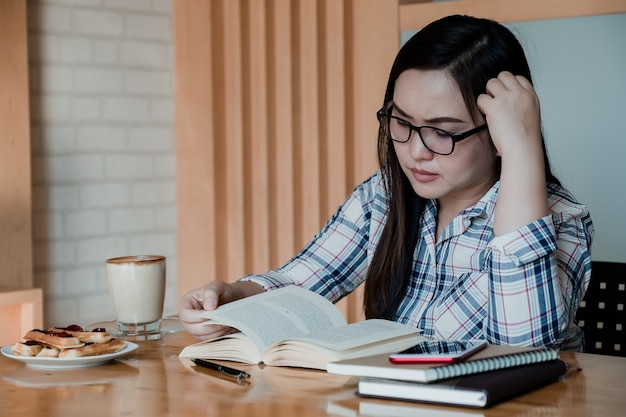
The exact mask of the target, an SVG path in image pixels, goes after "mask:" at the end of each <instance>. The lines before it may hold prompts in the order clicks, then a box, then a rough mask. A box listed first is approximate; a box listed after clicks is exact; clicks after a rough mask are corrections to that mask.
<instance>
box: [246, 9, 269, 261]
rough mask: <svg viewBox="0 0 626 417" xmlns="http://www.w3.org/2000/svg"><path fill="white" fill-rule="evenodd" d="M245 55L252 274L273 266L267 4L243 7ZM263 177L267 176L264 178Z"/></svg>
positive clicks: (248, 245)
mask: <svg viewBox="0 0 626 417" xmlns="http://www.w3.org/2000/svg"><path fill="white" fill-rule="evenodd" d="M243 7H244V11H243V19H244V24H243V28H242V31H243V34H244V39H243V40H242V42H243V45H244V54H243V62H242V67H243V68H242V69H243V71H244V76H243V78H244V79H243V91H244V94H247V95H248V99H244V103H243V105H244V111H243V115H242V125H243V128H244V146H245V151H244V158H245V160H244V177H245V178H247V179H248V180H247V181H246V180H244V184H243V185H244V190H245V192H244V195H245V196H248V197H249V200H248V201H249V203H248V204H247V206H248V207H249V209H248V210H246V212H245V215H246V218H245V224H246V225H247V227H248V235H247V237H246V240H245V242H244V249H245V262H246V265H248V266H249V268H250V270H252V271H261V270H263V269H264V268H267V266H268V265H269V264H270V249H269V246H268V245H264V244H261V245H259V244H258V243H256V242H268V241H269V240H270V229H269V224H270V222H269V221H268V219H269V216H270V213H269V201H270V196H269V191H270V190H269V186H270V176H269V152H270V149H269V135H268V129H269V126H268V124H269V123H268V122H269V121H268V114H269V112H268V105H267V104H268V95H267V89H268V87H267V80H268V60H269V57H268V52H267V36H260V34H266V33H267V24H266V10H265V7H264V4H263V3H262V2H259V1H255V0H248V1H246V2H244V4H243ZM260 173H263V174H264V175H260Z"/></svg>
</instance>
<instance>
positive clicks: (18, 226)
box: [0, 0, 33, 288]
mask: <svg viewBox="0 0 626 417" xmlns="http://www.w3.org/2000/svg"><path fill="white" fill-rule="evenodd" d="M27 49H28V48H27V30H26V2H24V1H22V0H6V1H1V2H0V149H1V151H0V237H1V238H0V271H1V274H0V286H2V285H4V286H8V287H16V288H31V287H32V286H33V271H32V269H33V262H32V261H33V255H32V242H31V239H32V232H31V227H32V226H31V173H30V127H29V123H30V121H29V107H28V106H29V104H28V94H29V92H28V56H27V55H28V54H27Z"/></svg>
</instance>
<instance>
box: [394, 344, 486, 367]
mask: <svg viewBox="0 0 626 417" xmlns="http://www.w3.org/2000/svg"><path fill="white" fill-rule="evenodd" d="M487 345H488V343H487V342H486V341H484V340H475V341H468V342H462V341H451V340H429V341H424V342H420V343H418V344H417V345H415V346H413V347H410V348H408V349H406V350H403V351H402V352H398V353H393V354H391V355H389V361H390V362H391V363H400V364H402V363H437V362H440V363H452V362H460V361H463V360H465V359H467V358H469V357H470V356H472V355H473V354H475V353H476V352H479V351H481V350H483V349H485V348H486V347H487Z"/></svg>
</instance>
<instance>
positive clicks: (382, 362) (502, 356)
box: [326, 345, 559, 382]
mask: <svg viewBox="0 0 626 417" xmlns="http://www.w3.org/2000/svg"><path fill="white" fill-rule="evenodd" d="M558 358H559V352H558V351H557V350H554V349H545V348H533V347H519V346H501V345H489V346H487V348H486V349H483V350H481V351H480V352H478V353H476V354H475V355H473V356H472V357H471V358H470V359H468V360H465V361H463V362H459V363H453V364H393V363H390V362H389V355H374V356H367V357H363V358H357V359H347V360H342V361H336V362H330V363H328V364H327V365H326V369H327V370H328V372H330V373H333V374H342V375H352V376H361V377H373V378H386V379H397V380H402V381H413V382H436V381H440V380H442V379H448V378H456V377H459V376H463V375H471V374H477V373H481V372H488V371H495V370H497V369H505V368H512V367H514V366H520V365H528V364H532V363H538V362H548V361H551V360H555V359H558Z"/></svg>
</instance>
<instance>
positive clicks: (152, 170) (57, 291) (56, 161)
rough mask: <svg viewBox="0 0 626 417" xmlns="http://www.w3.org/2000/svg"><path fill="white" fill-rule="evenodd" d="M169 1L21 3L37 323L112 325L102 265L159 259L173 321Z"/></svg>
mask: <svg viewBox="0 0 626 417" xmlns="http://www.w3.org/2000/svg"><path fill="white" fill-rule="evenodd" d="M171 14H172V7H171V0H29V1H28V32H29V61H30V84H31V87H30V90H31V137H32V173H33V226H34V231H33V239H34V263H35V265H34V268H35V270H34V272H35V285H36V286H38V287H42V288H43V289H44V298H45V305H44V309H45V313H44V314H45V316H44V321H45V323H44V324H45V325H46V326H51V325H62V324H70V323H78V324H82V325H88V324H90V323H93V322H98V321H102V320H108V319H111V318H113V310H112V308H111V304H110V302H109V296H108V292H107V286H106V277H105V267H104V260H105V259H107V258H110V257H114V256H121V255H128V254H150V253H154V254H162V255H165V256H167V273H168V290H167V294H166V306H165V310H166V311H165V312H166V314H173V313H175V312H176V302H177V295H176V291H175V290H176V190H175V175H176V170H175V142H174V133H173V113H174V106H173V60H172V58H173V53H172V48H173V44H172V19H171Z"/></svg>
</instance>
